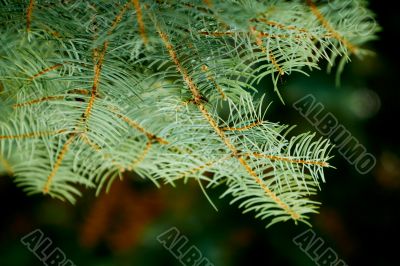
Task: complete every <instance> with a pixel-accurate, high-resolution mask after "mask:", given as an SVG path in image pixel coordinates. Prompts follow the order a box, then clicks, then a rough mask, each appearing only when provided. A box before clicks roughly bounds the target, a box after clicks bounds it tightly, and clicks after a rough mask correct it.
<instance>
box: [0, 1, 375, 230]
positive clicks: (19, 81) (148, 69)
mask: <svg viewBox="0 0 400 266" xmlns="http://www.w3.org/2000/svg"><path fill="white" fill-rule="evenodd" d="M9 5H12V3H10V1H7V0H2V1H1V2H0V7H1V8H3V7H6V6H9ZM16 5H17V7H18V8H17V9H16V10H20V12H19V13H18V12H10V13H7V14H5V15H4V16H2V17H1V18H0V25H2V26H0V33H1V35H0V43H1V44H2V45H1V46H0V58H1V60H0V103H1V105H0V112H1V113H2V114H4V115H2V116H1V117H0V165H1V167H0V170H3V171H7V172H8V173H9V174H11V173H12V175H13V177H14V179H15V182H16V183H17V185H18V186H21V187H23V189H24V190H25V191H26V192H27V193H28V194H37V193H41V194H46V195H50V196H51V197H55V198H58V199H61V200H68V201H70V202H72V203H73V202H75V200H76V197H77V196H79V195H81V193H82V192H81V189H80V188H79V189H78V187H80V186H85V187H89V188H95V189H96V193H100V192H101V191H102V190H103V189H104V188H106V189H108V188H109V187H110V186H111V184H112V183H113V180H115V178H122V177H123V173H124V172H125V171H135V172H136V173H137V174H138V175H139V176H141V177H143V178H145V179H148V180H151V181H152V182H153V183H154V184H155V185H156V186H161V184H171V185H175V183H176V182H180V181H184V182H187V181H188V180H189V179H194V180H196V181H197V182H198V183H199V185H200V187H201V188H202V190H203V191H204V192H205V191H206V190H205V189H209V188H211V187H215V186H222V185H224V186H226V190H225V192H224V193H223V195H222V196H226V195H230V197H232V203H234V202H238V203H239V206H240V207H241V208H243V209H244V211H245V212H249V211H254V212H255V213H256V216H257V217H260V218H262V219H267V218H268V225H272V224H274V223H276V222H280V221H286V220H294V221H295V222H298V221H301V222H305V223H307V218H308V216H309V214H310V213H314V212H317V208H318V204H319V203H317V202H315V201H313V200H312V199H311V197H312V195H314V194H316V193H317V191H318V190H319V189H320V183H321V182H325V177H324V168H326V167H331V166H330V165H329V163H328V160H329V159H330V155H329V152H330V150H331V145H330V144H329V142H328V141H327V140H324V139H318V138H316V137H315V135H314V134H311V133H304V134H300V135H298V136H293V137H288V136H289V131H290V128H289V127H287V126H284V125H280V124H279V123H276V122H271V121H269V120H268V117H267V115H266V110H267V108H266V107H265V106H264V104H262V102H263V101H264V99H265V98H266V96H263V97H262V98H261V99H259V98H257V96H256V95H255V92H257V91H258V90H259V88H257V83H258V82H259V81H260V80H262V79H264V78H265V77H267V76H269V77H270V78H272V83H273V86H274V90H275V92H276V93H278V94H279V90H278V85H279V83H278V82H279V80H281V79H284V78H286V76H288V75H290V74H292V73H293V72H300V73H304V74H307V72H309V71H310V70H312V69H315V68H317V69H318V68H319V65H320V63H321V60H326V61H327V62H328V64H329V68H331V67H332V66H334V65H335V64H337V62H338V61H339V64H338V73H340V71H341V70H342V68H343V65H344V63H345V62H347V61H348V60H349V58H350V56H363V55H364V54H366V53H367V52H366V51H365V50H364V49H363V48H362V46H363V44H365V43H366V42H368V41H370V40H372V39H374V38H375V35H374V34H375V32H376V31H377V30H378V28H377V27H375V28H374V27H373V26H374V24H373V23H372V22H371V21H369V20H368V18H371V17H373V14H372V13H371V12H370V11H368V10H367V9H366V8H365V2H364V1H354V3H352V4H351V5H348V6H346V7H345V8H346V12H344V13H343V15H341V16H340V17H338V16H337V14H336V13H335V12H336V10H337V9H340V8H344V7H343V4H342V3H341V1H336V0H335V1H329V4H317V3H315V2H313V1H308V0H307V1H300V0H298V1H290V2H287V1H234V0H229V1H203V0H202V1H200V0H198V1H190V2H186V1H178V0H173V1H153V0H146V1H144V0H142V1H140V0H126V1H122V0H121V1H114V2H110V1H76V2H68V3H66V4H61V3H56V2H55V3H51V2H41V1H35V0H30V1H29V2H27V3H25V4H21V3H19V4H16ZM21 14H23V16H21ZM328 70H329V69H328ZM282 101H283V99H282ZM203 183H205V184H206V185H205V187H204V188H203ZM206 196H207V195H206ZM207 198H208V196H207Z"/></svg>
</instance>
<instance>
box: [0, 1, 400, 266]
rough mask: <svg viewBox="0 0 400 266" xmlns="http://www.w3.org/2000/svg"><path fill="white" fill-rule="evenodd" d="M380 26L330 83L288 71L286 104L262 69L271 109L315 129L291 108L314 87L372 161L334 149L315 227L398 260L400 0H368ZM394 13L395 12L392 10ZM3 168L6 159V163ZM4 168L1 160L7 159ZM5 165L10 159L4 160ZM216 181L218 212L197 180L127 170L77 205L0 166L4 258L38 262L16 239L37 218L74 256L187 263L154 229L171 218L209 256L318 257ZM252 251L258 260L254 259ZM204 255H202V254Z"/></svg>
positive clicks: (361, 261) (345, 245) (351, 249)
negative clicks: (391, 1)
mask: <svg viewBox="0 0 400 266" xmlns="http://www.w3.org/2000/svg"><path fill="white" fill-rule="evenodd" d="M370 2H371V4H370V7H371V9H372V10H374V11H375V12H376V13H377V22H378V23H379V25H380V26H381V27H382V29H383V30H382V31H381V32H380V33H379V40H377V41H375V42H372V43H370V44H369V49H370V50H372V51H374V52H375V55H373V56H369V57H366V58H364V60H362V61H360V60H358V59H356V58H352V60H353V61H352V62H351V63H350V64H348V65H346V67H345V71H344V73H343V74H342V77H341V86H340V87H336V86H335V74H334V73H333V74H330V75H329V74H326V71H313V73H311V77H305V76H302V75H292V76H290V77H284V79H282V81H281V82H280V88H281V93H282V96H283V98H284V99H285V100H286V104H285V105H283V104H282V103H281V102H280V101H279V99H278V97H277V96H276V95H275V94H274V93H273V91H272V89H271V88H270V87H271V86H270V84H269V83H270V80H266V81H265V84H263V87H266V92H267V94H268V99H270V100H271V101H273V104H272V105H271V107H270V109H269V111H268V113H267V114H268V116H267V118H268V119H269V120H272V121H279V122H281V123H285V124H296V125H298V127H297V129H296V130H298V131H299V132H300V131H316V130H315V128H314V127H313V125H311V124H309V123H308V122H307V120H306V119H305V118H303V117H302V116H301V115H300V114H299V113H298V112H297V111H296V110H295V109H294V108H293V107H292V104H293V102H295V101H297V100H298V99H299V98H301V97H303V96H304V95H306V94H309V93H311V94H313V95H314V96H315V97H316V99H317V101H319V102H321V103H322V104H323V105H324V106H325V109H326V111H327V112H332V113H333V114H334V115H335V116H336V117H337V118H338V120H339V123H341V124H343V125H344V126H345V127H346V128H347V129H348V130H349V131H350V132H351V134H352V135H353V136H355V137H356V139H357V140H358V141H359V142H360V143H361V144H362V145H364V146H365V147H366V148H367V151H369V152H370V153H372V154H373V155H374V156H375V157H376V159H377V164H376V166H375V168H374V169H373V170H372V171H371V172H369V173H368V174H365V175H361V174H359V173H358V172H357V171H356V169H355V168H354V166H352V165H350V164H349V163H348V162H347V161H346V160H345V159H344V158H343V157H342V156H341V155H340V154H339V153H338V151H337V150H334V151H333V153H332V154H333V155H334V156H335V157H334V158H333V159H332V160H331V164H333V165H334V166H335V167H336V169H328V170H327V172H326V178H327V183H326V184H323V186H322V191H321V192H320V193H319V194H318V196H317V197H316V199H317V200H318V201H320V202H322V203H323V204H322V206H321V208H320V213H319V214H316V215H313V216H311V221H310V222H311V224H312V225H313V227H312V229H313V230H314V232H315V233H316V236H317V237H321V239H323V241H324V245H325V247H326V248H328V247H331V248H332V249H333V250H334V251H335V252H336V254H337V255H338V257H339V258H340V259H343V261H345V262H346V263H347V264H348V265H399V259H398V254H397V251H398V247H399V245H398V243H399V239H400V238H399V237H400V234H399V232H400V230H399V225H400V215H399V211H400V208H399V204H400V149H399V148H400V146H399V140H400V138H399V133H398V132H399V131H398V130H397V125H396V124H397V123H398V122H399V114H400V113H399V112H398V109H399V102H400V97H399V94H400V92H399V89H398V85H396V84H399V83H400V81H399V80H396V79H397V78H398V77H399V76H400V75H399V76H397V75H398V73H399V68H398V65H397V64H398V62H399V61H398V60H397V59H398V45H397V43H396V41H395V37H397V36H398V35H399V30H398V29H399V28H400V20H399V19H398V14H397V12H398V11H397V10H396V9H395V8H390V7H387V6H386V5H385V4H382V2H379V1H377V0H375V1H370ZM395 12H396V13H395ZM3 168H4V166H3ZM3 170H4V169H3ZM5 170H6V169H5ZM221 193H222V190H218V189H215V190H210V191H209V195H210V197H211V198H212V199H213V201H214V203H215V204H216V205H217V207H218V210H219V211H218V212H216V211H215V210H214V209H213V208H212V206H211V205H210V204H209V202H208V201H207V199H206V198H205V197H204V195H203V194H202V192H201V189H200V188H199V186H198V184H197V183H195V182H193V183H188V184H186V185H185V184H178V186H177V187H176V188H172V187H163V188H162V189H157V188H156V187H155V186H154V185H153V184H151V183H149V182H144V181H142V180H141V179H140V178H139V177H137V176H135V175H134V174H127V175H126V176H125V177H124V180H122V181H115V183H114V184H113V185H112V187H111V190H110V192H109V193H108V194H102V195H101V196H100V197H95V195H94V191H87V193H86V194H85V196H84V197H83V198H81V199H80V200H79V201H78V202H77V204H76V205H75V206H72V205H70V204H68V203H63V202H59V201H56V200H52V199H50V198H48V197H43V196H33V197H28V196H26V195H25V194H24V193H23V192H21V190H20V189H19V188H17V187H16V186H15V185H14V184H13V182H12V179H11V178H10V177H8V176H7V173H6V171H5V172H3V174H2V176H1V177H0V197H1V199H0V216H1V219H0V265H1V266H3V265H5V266H8V265H17V266H19V265H44V264H43V263H42V262H41V261H40V260H39V259H38V258H37V257H36V256H35V255H34V254H32V253H31V252H30V251H29V250H28V248H27V247H26V246H24V245H23V244H22V243H21V241H20V239H21V238H22V237H23V236H25V235H26V234H28V233H30V232H32V231H33V230H35V229H40V230H41V231H42V232H43V233H44V235H45V236H46V237H49V238H50V239H51V240H52V242H53V246H54V247H59V248H60V249H61V250H62V251H63V252H64V253H65V255H66V257H67V258H68V259H70V260H71V261H73V262H74V263H75V264H76V265H97V266H111V265H117V266H119V265H121V266H124V265H139V266H141V265H149V266H152V265H166V266H168V265H182V264H181V263H180V262H179V261H178V260H177V259H176V258H175V257H174V256H173V255H172V254H171V253H170V252H169V251H168V250H167V249H165V248H164V247H163V245H162V244H161V243H160V242H159V241H158V240H157V236H159V235H160V234H162V233H163V232H165V231H167V230H168V229H170V228H172V227H176V228H177V229H178V230H179V231H180V233H181V234H182V235H185V236H186V237H187V238H188V241H189V242H188V243H189V246H190V245H194V246H196V247H197V248H198V249H199V250H200V251H201V254H202V256H204V257H206V258H208V259H209V261H210V262H212V263H213V264H214V265H216V266H231V265H232V266H235V265H249V264H254V263H255V261H257V265H283V266H284V265H293V266H300V265H316V264H315V263H314V262H313V261H312V259H310V257H309V256H308V255H307V254H306V253H304V252H303V251H302V250H301V249H300V248H299V247H298V246H296V245H295V244H294V243H293V238H294V237H296V236H298V235H299V234H301V233H303V232H304V231H306V230H307V229H308V227H307V226H306V225H302V224H300V225H295V224H294V223H293V222H291V221H290V222H287V223H281V224H276V225H274V226H272V227H270V228H268V229H265V227H264V226H265V222H263V221H260V220H256V219H254V214H252V213H251V214H242V213H241V211H240V210H238V208H237V205H229V200H230V198H224V199H218V198H219V195H221ZM250 261H254V262H250ZM204 266H206V264H204Z"/></svg>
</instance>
